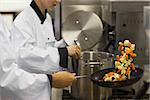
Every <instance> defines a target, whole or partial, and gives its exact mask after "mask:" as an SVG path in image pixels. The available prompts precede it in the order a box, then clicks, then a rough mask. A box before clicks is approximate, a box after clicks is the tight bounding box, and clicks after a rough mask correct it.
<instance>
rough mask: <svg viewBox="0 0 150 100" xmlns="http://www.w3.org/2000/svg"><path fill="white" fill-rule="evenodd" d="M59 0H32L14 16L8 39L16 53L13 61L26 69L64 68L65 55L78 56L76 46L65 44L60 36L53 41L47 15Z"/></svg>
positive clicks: (43, 70)
mask: <svg viewBox="0 0 150 100" xmlns="http://www.w3.org/2000/svg"><path fill="white" fill-rule="evenodd" d="M59 2H60V1H59V0H33V1H32V2H31V4H30V6H29V7H27V8H26V9H24V10H23V11H22V12H21V13H20V14H19V15H18V16H17V17H16V19H15V20H14V23H13V26H12V28H11V33H12V34H11V39H12V43H13V45H14V48H15V52H16V53H17V56H16V59H17V60H16V62H17V63H18V65H19V66H20V67H21V68H22V69H24V70H26V71H28V72H35V73H45V74H51V72H52V71H53V72H54V71H58V70H60V69H64V68H67V63H68V56H71V57H74V58H79V57H80V47H79V46H77V45H70V46H66V43H65V42H64V40H63V39H62V40H60V41H56V40H55V36H54V31H53V26H52V20H51V16H50V15H49V14H48V13H47V10H49V9H53V7H54V6H56V5H57V4H58V3H59Z"/></svg>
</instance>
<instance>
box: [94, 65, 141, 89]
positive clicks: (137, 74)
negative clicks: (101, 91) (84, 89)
mask: <svg viewBox="0 0 150 100" xmlns="http://www.w3.org/2000/svg"><path fill="white" fill-rule="evenodd" d="M115 70H116V69H115V68H109V69H104V70H99V71H97V72H95V73H94V74H92V75H91V80H92V81H93V82H94V83H95V84H98V85H99V86H103V87H109V88H119V87H124V86H128V85H132V84H134V83H136V82H137V81H139V80H140V79H141V77H142V75H143V70H142V69H140V68H136V71H131V76H130V77H131V79H127V80H124V81H116V82H108V81H107V82H105V81H103V80H101V79H102V78H103V76H105V74H106V73H109V72H112V71H115Z"/></svg>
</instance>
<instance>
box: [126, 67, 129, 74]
mask: <svg viewBox="0 0 150 100" xmlns="http://www.w3.org/2000/svg"><path fill="white" fill-rule="evenodd" d="M129 74H130V67H128V69H127V71H126V75H129Z"/></svg>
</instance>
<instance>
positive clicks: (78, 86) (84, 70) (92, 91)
mask: <svg viewBox="0 0 150 100" xmlns="http://www.w3.org/2000/svg"><path fill="white" fill-rule="evenodd" d="M113 56H114V55H113V54H111V53H107V52H99V51H83V52H82V53H81V59H80V60H78V63H76V65H74V67H75V68H77V71H76V74H77V77H78V76H80V77H79V78H78V79H77V80H76V81H75V82H74V83H73V85H72V95H73V96H74V97H76V98H78V99H81V100H99V99H100V97H102V96H104V98H105V96H106V95H107V96H108V95H111V89H108V88H102V87H99V86H97V85H93V82H92V81H91V78H90V76H91V74H93V73H94V72H96V71H98V70H100V69H105V68H111V67H113ZM73 64H74V63H73ZM82 76H83V77H84V78H83V77H82ZM104 91H105V93H104Z"/></svg>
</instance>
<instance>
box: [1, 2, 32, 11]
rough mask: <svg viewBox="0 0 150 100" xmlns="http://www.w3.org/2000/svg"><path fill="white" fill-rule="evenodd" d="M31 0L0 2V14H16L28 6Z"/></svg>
mask: <svg viewBox="0 0 150 100" xmlns="http://www.w3.org/2000/svg"><path fill="white" fill-rule="evenodd" d="M31 1H32V0H0V12H18V11H21V10H22V9H24V8H25V7H26V6H28V5H29V4H30V2H31Z"/></svg>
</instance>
